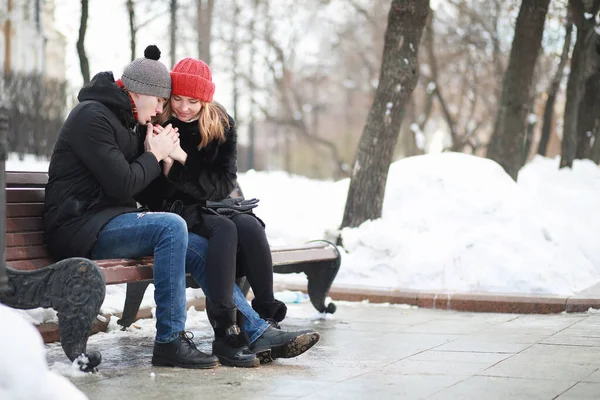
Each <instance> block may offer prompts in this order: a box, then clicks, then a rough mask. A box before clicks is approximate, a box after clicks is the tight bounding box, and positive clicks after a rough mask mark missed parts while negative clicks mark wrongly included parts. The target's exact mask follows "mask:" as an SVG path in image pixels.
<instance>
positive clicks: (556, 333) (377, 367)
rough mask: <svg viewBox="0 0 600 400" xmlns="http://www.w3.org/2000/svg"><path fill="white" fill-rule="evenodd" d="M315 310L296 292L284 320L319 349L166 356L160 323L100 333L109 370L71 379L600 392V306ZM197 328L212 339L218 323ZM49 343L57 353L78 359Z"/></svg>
mask: <svg viewBox="0 0 600 400" xmlns="http://www.w3.org/2000/svg"><path fill="white" fill-rule="evenodd" d="M312 317H314V309H313V308H312V306H311V305H310V303H302V304H292V305H290V310H289V318H287V319H286V321H284V328H289V329H302V328H309V327H311V328H314V329H317V330H318V331H319V332H320V333H321V335H322V338H321V341H320V342H319V343H318V344H317V345H316V346H315V347H314V348H313V349H311V350H310V351H309V352H307V353H306V354H304V355H302V356H300V357H298V358H296V359H289V360H278V361H276V362H275V363H273V364H270V365H263V366H261V367H259V368H254V369H241V368H228V367H219V368H216V369H214V370H184V369H173V368H155V367H152V366H151V365H150V356H151V352H152V335H153V332H152V331H151V330H150V329H148V330H147V331H145V333H144V332H142V333H140V334H137V333H133V334H132V333H124V332H119V331H111V332H109V333H107V334H105V333H99V334H97V335H94V336H93V337H91V338H90V343H89V344H88V348H90V349H94V350H100V351H101V352H102V354H103V357H104V361H103V363H102V364H101V366H100V367H101V369H100V371H99V372H98V373H96V374H93V375H87V376H83V377H71V378H70V379H71V380H72V381H73V382H74V383H75V384H76V385H77V386H78V387H79V388H80V389H81V390H82V391H84V392H85V393H86V394H87V395H88V396H89V398H90V399H112V398H126V399H128V400H135V399H170V398H185V399H204V398H206V399H214V398H219V399H240V398H244V399H265V398H266V399H275V398H284V399H285V398H294V399H344V400H347V399H365V398H372V399H403V400H404V399H435V400H438V399H444V400H446V399H452V400H453V399H486V400H487V399H511V400H514V399H544V400H546V399H548V400H550V399H589V400H592V399H593V400H597V399H600V333H599V332H600V314H595V313H585V314H566V313H562V314H556V315H521V314H494V313H482V312H477V313H471V312H456V311H452V310H435V309H423V308H416V307H408V306H393V305H392V306H389V305H388V306H386V305H374V304H365V303H349V302H338V311H337V313H336V314H335V315H334V316H333V317H332V318H330V319H327V320H320V321H315V320H313V319H312ZM151 322H152V321H146V322H145V323H146V324H148V323H151ZM188 328H189V329H191V330H192V331H193V332H194V334H195V336H196V338H197V342H198V343H199V345H200V348H201V349H204V350H207V351H210V342H211V340H212V334H211V331H210V327H209V325H208V323H198V322H197V323H196V325H194V326H190V327H188ZM569 332H572V333H574V334H573V335H570V334H569ZM47 348H48V361H49V363H50V364H51V365H52V364H54V363H55V362H58V363H65V362H66V361H67V360H66V357H65V356H64V355H63V354H62V350H61V349H60V346H59V345H58V344H51V345H48V346H47Z"/></svg>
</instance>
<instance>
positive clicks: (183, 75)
mask: <svg viewBox="0 0 600 400" xmlns="http://www.w3.org/2000/svg"><path fill="white" fill-rule="evenodd" d="M171 80H172V84H173V90H172V94H173V95H174V96H188V97H193V98H195V99H199V100H200V101H204V102H206V103H210V102H211V101H212V100H213V95H214V94H215V84H214V83H213V82H212V73H211V71H210V67H209V66H208V65H206V63H205V62H204V61H201V60H196V59H193V58H189V57H188V58H184V59H183V60H181V61H179V62H178V63H177V64H175V66H174V67H173V69H172V70H171Z"/></svg>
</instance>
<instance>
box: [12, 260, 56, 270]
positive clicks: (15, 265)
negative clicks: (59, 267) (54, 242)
mask: <svg viewBox="0 0 600 400" xmlns="http://www.w3.org/2000/svg"><path fill="white" fill-rule="evenodd" d="M52 263H53V262H52V260H50V259H49V258H38V259H32V260H19V261H10V262H8V263H6V264H7V265H8V266H9V267H10V268H12V269H16V270H18V271H32V270H36V269H40V268H44V267H47V266H48V265H50V264H52Z"/></svg>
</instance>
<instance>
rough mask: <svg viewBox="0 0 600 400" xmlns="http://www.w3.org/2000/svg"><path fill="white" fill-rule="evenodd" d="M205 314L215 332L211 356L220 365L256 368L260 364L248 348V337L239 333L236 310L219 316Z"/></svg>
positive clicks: (243, 333)
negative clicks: (217, 360)
mask: <svg viewBox="0 0 600 400" xmlns="http://www.w3.org/2000/svg"><path fill="white" fill-rule="evenodd" d="M207 313H208V314H209V320H210V321H211V324H212V325H213V328H214V331H215V340H214V341H213V355H215V356H217V357H218V358H219V361H220V362H221V365H229V366H232V367H258V366H259V365H260V362H259V360H258V358H256V355H255V354H254V353H253V352H252V351H251V350H250V349H249V348H248V335H246V333H245V332H241V331H240V328H239V326H238V324H237V323H236V315H237V310H236V309H232V310H227V311H225V312H224V313H222V314H220V315H215V314H214V313H212V312H210V311H209V307H208V302H207Z"/></svg>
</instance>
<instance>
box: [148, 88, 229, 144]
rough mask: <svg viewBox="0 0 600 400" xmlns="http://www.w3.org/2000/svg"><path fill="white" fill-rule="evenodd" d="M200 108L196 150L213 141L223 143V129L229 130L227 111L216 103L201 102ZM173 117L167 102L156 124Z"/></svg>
mask: <svg viewBox="0 0 600 400" xmlns="http://www.w3.org/2000/svg"><path fill="white" fill-rule="evenodd" d="M200 103H202V108H201V109H200V114H199V116H198V125H199V127H200V144H199V145H198V150H200V149H202V148H204V147H206V146H207V145H208V144H209V143H210V142H212V141H213V140H217V141H218V142H219V143H223V142H224V141H225V129H229V128H231V125H230V124H229V116H228V115H227V110H225V107H223V106H222V105H221V104H219V103H217V102H216V101H211V102H210V103H205V102H203V101H201V102H200ZM171 117H173V108H171V101H170V99H169V101H167V105H166V106H165V108H164V110H163V112H162V114H160V115H159V116H158V117H157V118H156V123H158V124H160V125H162V124H164V123H165V122H167V121H168V120H169V119H171Z"/></svg>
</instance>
